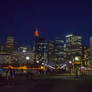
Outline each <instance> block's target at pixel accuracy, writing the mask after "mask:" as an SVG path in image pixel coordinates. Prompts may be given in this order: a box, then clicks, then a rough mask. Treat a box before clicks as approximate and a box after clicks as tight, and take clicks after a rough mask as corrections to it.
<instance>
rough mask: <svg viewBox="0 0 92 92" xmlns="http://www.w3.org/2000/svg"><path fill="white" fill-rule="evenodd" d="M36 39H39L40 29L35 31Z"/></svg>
mask: <svg viewBox="0 0 92 92" xmlns="http://www.w3.org/2000/svg"><path fill="white" fill-rule="evenodd" d="M35 37H39V32H38V29H36V31H35Z"/></svg>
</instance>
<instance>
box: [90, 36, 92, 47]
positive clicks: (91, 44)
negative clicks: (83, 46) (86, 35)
mask: <svg viewBox="0 0 92 92" xmlns="http://www.w3.org/2000/svg"><path fill="white" fill-rule="evenodd" d="M90 48H92V37H90Z"/></svg>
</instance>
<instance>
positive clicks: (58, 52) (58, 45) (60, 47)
mask: <svg viewBox="0 0 92 92" xmlns="http://www.w3.org/2000/svg"><path fill="white" fill-rule="evenodd" d="M64 54H65V53H64V40H62V39H60V38H56V40H55V61H56V63H57V64H58V63H64V56H65V55H64Z"/></svg>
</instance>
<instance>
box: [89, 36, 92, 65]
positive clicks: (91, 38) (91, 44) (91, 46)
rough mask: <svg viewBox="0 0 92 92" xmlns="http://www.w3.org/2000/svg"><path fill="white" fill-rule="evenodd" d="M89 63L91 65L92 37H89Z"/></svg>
mask: <svg viewBox="0 0 92 92" xmlns="http://www.w3.org/2000/svg"><path fill="white" fill-rule="evenodd" d="M89 64H90V65H91V66H92V37H90V63H89Z"/></svg>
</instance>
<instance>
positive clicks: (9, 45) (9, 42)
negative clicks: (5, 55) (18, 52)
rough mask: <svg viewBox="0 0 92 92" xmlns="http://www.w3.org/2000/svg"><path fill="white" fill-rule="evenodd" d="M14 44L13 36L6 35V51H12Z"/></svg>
mask: <svg viewBox="0 0 92 92" xmlns="http://www.w3.org/2000/svg"><path fill="white" fill-rule="evenodd" d="M14 45H15V42H14V37H8V38H7V41H6V52H12V51H14V49H15V48H14Z"/></svg>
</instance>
